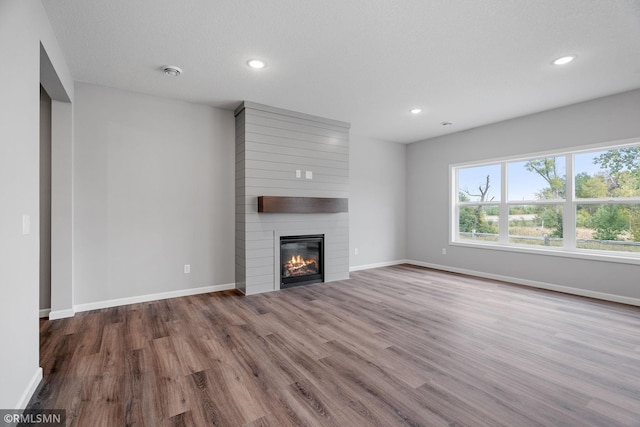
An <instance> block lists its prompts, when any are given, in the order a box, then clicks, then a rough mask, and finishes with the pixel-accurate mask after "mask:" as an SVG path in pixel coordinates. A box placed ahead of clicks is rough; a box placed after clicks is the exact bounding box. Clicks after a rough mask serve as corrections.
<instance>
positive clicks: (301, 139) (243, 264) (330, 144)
mask: <svg viewBox="0 0 640 427" xmlns="http://www.w3.org/2000/svg"><path fill="white" fill-rule="evenodd" d="M235 116H236V287H237V288H238V289H239V290H240V291H242V292H244V293H245V294H247V295H250V294H257V293H261V292H268V291H272V290H277V289H280V282H279V273H280V271H279V258H280V253H279V245H280V236H287V235H307V234H324V238H325V247H324V251H325V255H324V262H325V265H324V277H325V282H331V281H335V280H343V279H347V278H348V277H349V214H348V213H347V212H344V213H322V214H292V213H258V201H257V200H258V197H259V196H297V197H336V198H348V197H349V124H348V123H343V122H339V121H335V120H330V119H325V118H321V117H315V116H310V115H307V114H301V113H296V112H293V111H287V110H282V109H279V108H274V107H269V106H266V105H260V104H256V103H253V102H247V101H245V102H243V103H242V104H241V105H240V106H239V107H238V108H237V109H236V111H235ZM297 170H299V171H300V175H301V176H300V178H298V177H296V171H297ZM307 171H308V172H311V174H312V178H311V179H307V178H306V175H307Z"/></svg>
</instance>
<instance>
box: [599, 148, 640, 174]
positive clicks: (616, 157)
mask: <svg viewBox="0 0 640 427" xmlns="http://www.w3.org/2000/svg"><path fill="white" fill-rule="evenodd" d="M593 163H594V164H596V165H600V166H601V167H602V169H607V170H608V171H609V173H611V174H612V175H613V174H618V173H620V172H622V171H625V170H626V171H630V172H632V173H633V174H635V175H640V146H636V147H625V148H615V149H613V150H609V151H607V152H605V153H603V154H600V155H599V156H598V157H596V158H595V159H593Z"/></svg>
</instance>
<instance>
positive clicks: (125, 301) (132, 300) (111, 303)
mask: <svg viewBox="0 0 640 427" xmlns="http://www.w3.org/2000/svg"><path fill="white" fill-rule="evenodd" d="M235 287H236V285H235V283H226V284H223V285H212V286H203V287H201V288H191V289H181V290H179V291H168V292H160V293H157V294H148V295H139V296H135V297H127V298H118V299H111V300H106V301H97V302H89V303H86V304H77V305H74V306H73V309H74V311H75V312H76V313H79V312H82V311H89V310H99V309H101V308H109V307H118V306H121V305H129V304H137V303H141V302H149V301H157V300H162V299H168V298H177V297H186V296H189V295H198V294H206V293H209V292H219V291H227V290H229V289H235Z"/></svg>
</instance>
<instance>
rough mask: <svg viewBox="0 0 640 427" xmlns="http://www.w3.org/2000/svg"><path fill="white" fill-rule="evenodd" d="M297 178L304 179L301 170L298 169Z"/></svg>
mask: <svg viewBox="0 0 640 427" xmlns="http://www.w3.org/2000/svg"><path fill="white" fill-rule="evenodd" d="M296 178H302V171H301V170H300V169H296Z"/></svg>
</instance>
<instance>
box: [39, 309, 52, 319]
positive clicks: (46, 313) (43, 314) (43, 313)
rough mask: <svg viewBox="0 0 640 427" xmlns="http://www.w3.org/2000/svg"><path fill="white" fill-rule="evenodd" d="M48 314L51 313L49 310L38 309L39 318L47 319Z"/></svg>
mask: <svg viewBox="0 0 640 427" xmlns="http://www.w3.org/2000/svg"><path fill="white" fill-rule="evenodd" d="M49 313H51V309H50V308H41V309H40V318H41V319H42V318H43V317H49Z"/></svg>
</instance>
